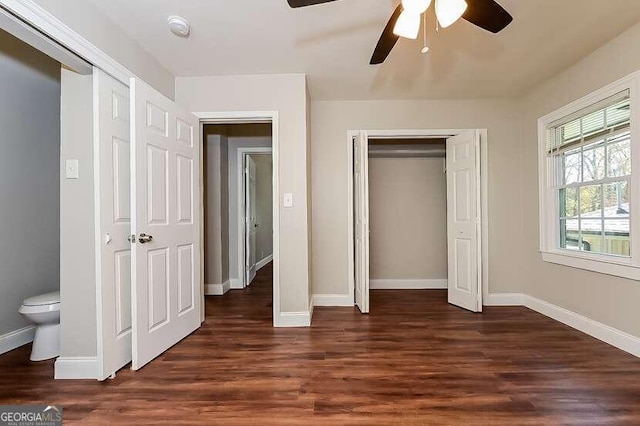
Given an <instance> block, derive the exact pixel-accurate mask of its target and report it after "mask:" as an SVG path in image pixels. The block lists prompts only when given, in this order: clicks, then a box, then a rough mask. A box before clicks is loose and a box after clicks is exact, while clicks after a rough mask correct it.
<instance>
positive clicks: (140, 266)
mask: <svg viewBox="0 0 640 426" xmlns="http://www.w3.org/2000/svg"><path fill="white" fill-rule="evenodd" d="M130 89H131V99H132V108H131V117H132V123H131V124H132V129H131V143H132V151H131V152H132V159H131V161H132V176H134V181H133V185H132V194H131V200H132V201H131V204H132V225H133V231H132V232H133V233H134V234H136V238H137V242H136V243H135V244H134V245H133V255H132V270H133V276H132V283H131V284H132V288H133V291H132V308H133V324H132V325H133V360H132V368H133V369H134V370H137V369H139V368H141V367H142V366H144V365H145V364H146V363H148V362H149V361H151V360H152V359H154V358H155V357H157V356H158V355H160V354H161V353H162V352H164V351H165V350H167V349H168V348H170V347H171V346H173V345H174V344H175V343H177V342H179V341H180V340H181V339H183V338H184V337H185V336H187V335H189V334H190V333H191V332H193V331H194V330H196V329H197V328H198V327H199V326H200V321H201V320H200V318H201V316H200V311H201V300H200V298H201V291H200V206H199V200H200V150H199V140H198V135H199V122H198V119H197V118H196V117H194V116H193V115H191V114H189V113H188V112H187V111H186V110H185V109H184V108H182V107H180V106H179V105H177V104H176V103H174V102H173V101H171V100H169V99H168V98H166V97H164V96H163V95H161V94H160V93H158V92H156V91H155V90H154V89H152V88H151V87H149V86H148V85H147V84H145V83H144V82H142V81H140V80H138V79H135V78H133V79H131V85H130Z"/></svg>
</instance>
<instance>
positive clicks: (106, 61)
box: [0, 0, 135, 87]
mask: <svg viewBox="0 0 640 426" xmlns="http://www.w3.org/2000/svg"><path fill="white" fill-rule="evenodd" d="M0 7H2V8H4V9H6V10H8V11H9V12H11V13H12V14H14V15H15V16H17V17H19V18H20V19H22V20H23V21H24V22H26V23H28V24H29V25H31V26H33V27H34V28H36V29H37V30H38V31H40V32H42V33H43V34H44V35H46V36H48V37H50V38H51V39H53V40H55V41H56V42H58V43H60V44H61V45H62V46H63V47H61V49H62V50H66V49H68V50H70V51H71V52H74V53H75V54H76V55H77V56H79V57H80V58H82V59H84V60H86V61H87V62H89V63H91V64H93V65H94V66H96V67H98V68H100V69H101V70H103V71H104V72H106V73H107V74H109V75H111V76H112V77H114V78H115V79H116V80H118V81H120V82H121V83H123V84H124V85H125V86H127V87H129V80H130V78H131V77H135V74H134V73H133V72H131V71H130V70H128V69H127V68H126V67H124V66H123V65H121V64H120V63H118V62H117V61H116V60H114V59H113V58H112V57H111V56H109V55H107V54H106V53H105V52H103V51H102V50H100V49H98V48H97V47H96V46H95V45H93V44H91V42H89V40H87V39H86V38H84V37H83V36H81V35H80V34H78V33H77V32H75V31H74V30H72V29H71V28H69V27H68V26H67V25H66V24H65V23H63V22H62V21H60V20H59V19H58V18H56V17H55V16H53V15H52V14H51V13H49V12H48V11H46V10H45V9H44V8H42V7H41V6H39V5H38V4H36V2H35V1H33V0H0ZM65 48H66V49H65ZM63 54H67V53H66V52H63Z"/></svg>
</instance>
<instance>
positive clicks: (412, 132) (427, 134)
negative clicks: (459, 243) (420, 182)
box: [346, 129, 489, 303]
mask: <svg viewBox="0 0 640 426" xmlns="http://www.w3.org/2000/svg"><path fill="white" fill-rule="evenodd" d="M468 130H477V131H478V132H479V133H480V182H481V195H480V198H481V211H482V215H481V227H482V241H481V244H482V299H483V300H487V298H488V295H489V224H488V222H489V220H488V218H489V202H488V197H487V194H488V189H489V178H488V173H487V170H489V156H488V131H487V129H398V130H389V129H386V130H349V131H347V143H346V147H347V164H349V165H350V166H349V167H347V169H348V171H347V244H348V247H347V258H348V262H349V263H348V274H349V277H348V279H349V295H350V296H351V297H354V292H355V279H354V271H355V262H354V243H355V237H354V233H353V224H354V220H353V166H351V165H352V164H353V138H354V137H356V136H357V135H358V134H359V133H360V132H362V131H364V132H366V134H367V136H368V137H369V138H370V139H371V138H376V139H395V138H399V137H404V138H416V139H420V138H423V139H434V138H448V137H451V136H455V135H458V134H460V133H462V132H465V131H468ZM354 303H355V300H354Z"/></svg>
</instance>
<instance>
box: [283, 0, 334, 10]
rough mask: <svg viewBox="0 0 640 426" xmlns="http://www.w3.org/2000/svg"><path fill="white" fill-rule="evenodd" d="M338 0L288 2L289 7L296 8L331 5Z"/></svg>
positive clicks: (293, 0)
mask: <svg viewBox="0 0 640 426" xmlns="http://www.w3.org/2000/svg"><path fill="white" fill-rule="evenodd" d="M332 1H336V0H287V2H288V3H289V6H291V7H293V8H294V9H295V8H298V7H307V6H313V5H314V4H322V3H330V2H332Z"/></svg>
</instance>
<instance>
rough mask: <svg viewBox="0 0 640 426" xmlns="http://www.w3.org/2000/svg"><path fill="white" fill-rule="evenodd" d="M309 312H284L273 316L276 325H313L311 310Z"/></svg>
mask: <svg viewBox="0 0 640 426" xmlns="http://www.w3.org/2000/svg"><path fill="white" fill-rule="evenodd" d="M312 309H313V308H310V310H309V312H282V313H280V315H278V316H276V317H274V318H273V326H274V327H311V310H312Z"/></svg>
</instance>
